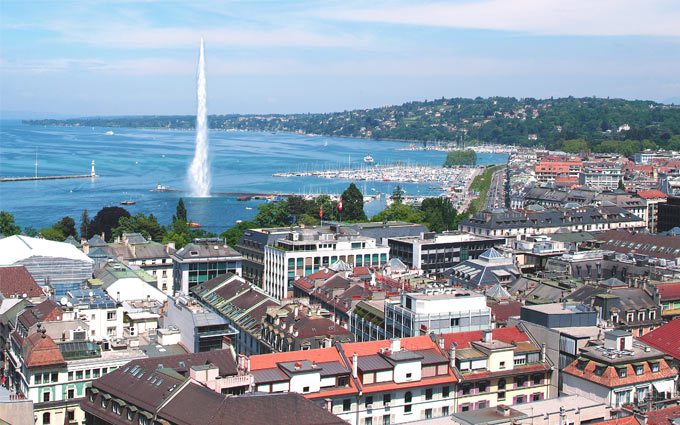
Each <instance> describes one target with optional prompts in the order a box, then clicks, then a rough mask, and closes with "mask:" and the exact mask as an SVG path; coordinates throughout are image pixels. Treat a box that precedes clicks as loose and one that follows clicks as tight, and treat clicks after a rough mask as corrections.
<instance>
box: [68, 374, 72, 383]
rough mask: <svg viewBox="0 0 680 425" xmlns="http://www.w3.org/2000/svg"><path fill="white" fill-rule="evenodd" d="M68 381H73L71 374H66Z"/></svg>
mask: <svg viewBox="0 0 680 425" xmlns="http://www.w3.org/2000/svg"><path fill="white" fill-rule="evenodd" d="M68 380H69V381H73V372H69V373H68Z"/></svg>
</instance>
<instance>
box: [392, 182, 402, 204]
mask: <svg viewBox="0 0 680 425" xmlns="http://www.w3.org/2000/svg"><path fill="white" fill-rule="evenodd" d="M390 199H392V202H394V203H395V204H401V203H402V202H403V201H404V189H402V188H401V186H400V185H397V187H395V188H394V191H392V196H391V197H390Z"/></svg>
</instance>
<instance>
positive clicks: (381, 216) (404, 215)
mask: <svg viewBox="0 0 680 425" xmlns="http://www.w3.org/2000/svg"><path fill="white" fill-rule="evenodd" d="M371 221H380V222H385V221H406V222H409V223H422V222H423V213H422V212H421V211H420V210H418V209H417V208H414V207H412V206H410V205H405V204H399V203H396V202H395V203H394V204H392V205H390V206H389V207H387V208H385V209H384V210H382V211H380V212H379V213H378V214H376V215H374V216H373V218H371Z"/></svg>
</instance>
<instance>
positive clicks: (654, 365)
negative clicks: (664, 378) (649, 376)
mask: <svg viewBox="0 0 680 425" xmlns="http://www.w3.org/2000/svg"><path fill="white" fill-rule="evenodd" d="M649 368H650V369H651V370H652V372H658V371H659V363H650V364H649Z"/></svg>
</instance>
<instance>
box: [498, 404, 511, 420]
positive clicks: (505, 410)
mask: <svg viewBox="0 0 680 425" xmlns="http://www.w3.org/2000/svg"><path fill="white" fill-rule="evenodd" d="M496 412H498V414H499V415H501V416H504V417H508V416H510V408H509V407H508V406H506V405H504V404H499V405H498V406H496Z"/></svg>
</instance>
